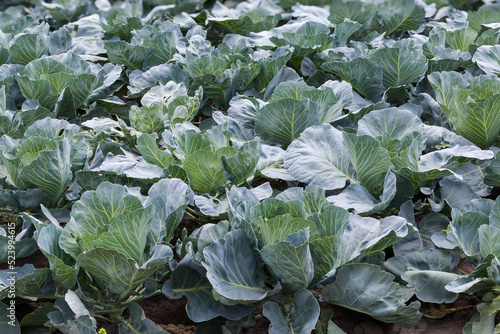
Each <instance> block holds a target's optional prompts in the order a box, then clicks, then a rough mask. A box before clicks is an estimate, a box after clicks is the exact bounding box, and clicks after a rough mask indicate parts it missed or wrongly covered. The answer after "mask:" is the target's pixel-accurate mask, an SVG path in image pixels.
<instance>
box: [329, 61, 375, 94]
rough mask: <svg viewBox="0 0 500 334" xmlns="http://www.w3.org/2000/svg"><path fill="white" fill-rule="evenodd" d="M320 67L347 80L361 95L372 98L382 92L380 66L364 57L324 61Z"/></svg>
mask: <svg viewBox="0 0 500 334" xmlns="http://www.w3.org/2000/svg"><path fill="white" fill-rule="evenodd" d="M321 68H322V69H323V70H325V71H327V72H331V73H334V74H336V75H338V76H339V77H341V78H342V79H343V80H345V81H347V82H349V83H350V84H351V85H352V87H353V88H354V89H355V90H356V91H358V92H359V93H360V94H361V95H363V96H364V97H367V98H372V97H374V96H376V95H380V94H382V92H383V91H384V86H383V85H382V72H381V71H380V68H379V67H378V66H376V65H375V64H374V63H372V62H371V61H370V60H368V59H365V58H356V59H354V60H351V61H347V62H345V61H331V62H325V63H323V64H322V65H321Z"/></svg>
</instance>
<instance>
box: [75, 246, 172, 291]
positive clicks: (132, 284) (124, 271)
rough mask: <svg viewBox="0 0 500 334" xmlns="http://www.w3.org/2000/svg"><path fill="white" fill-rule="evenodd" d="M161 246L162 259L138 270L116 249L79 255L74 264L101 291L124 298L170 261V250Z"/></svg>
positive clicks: (131, 261)
mask: <svg viewBox="0 0 500 334" xmlns="http://www.w3.org/2000/svg"><path fill="white" fill-rule="evenodd" d="M163 247H165V250H163V255H162V256H159V257H154V258H152V259H150V260H149V261H147V262H145V263H144V264H143V265H142V266H141V267H138V265H137V263H136V262H135V261H134V260H132V259H131V258H127V257H126V256H125V255H123V254H122V253H120V252H118V251H117V250H112V249H104V248H95V249H92V250H90V251H88V252H84V253H81V254H80V255H79V256H78V258H77V260H76V264H77V265H79V266H80V267H81V268H83V269H85V271H87V272H88V273H89V274H90V275H91V276H92V277H93V278H94V280H95V282H96V284H97V286H98V287H99V288H100V289H102V290H103V291H109V293H112V294H115V295H118V296H128V295H129V294H130V293H131V292H132V290H133V289H135V288H136V287H137V286H138V285H140V284H142V283H144V282H145V281H146V280H147V279H148V278H150V277H151V276H153V275H154V273H155V272H156V271H157V270H158V269H160V268H161V267H162V266H164V265H165V263H167V262H168V261H169V260H170V259H171V258H172V256H173V254H172V250H171V249H170V248H169V247H167V246H163ZM110 269H112V270H110Z"/></svg>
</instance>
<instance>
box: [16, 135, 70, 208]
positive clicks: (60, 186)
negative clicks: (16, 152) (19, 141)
mask: <svg viewBox="0 0 500 334" xmlns="http://www.w3.org/2000/svg"><path fill="white" fill-rule="evenodd" d="M54 144H55V149H54V150H44V151H41V152H40V153H39V154H38V157H37V158H36V159H35V160H33V161H32V162H31V163H30V164H29V165H27V166H26V167H24V168H23V169H22V171H21V173H20V178H22V179H23V181H24V182H25V183H26V184H31V185H33V186H35V187H37V188H39V189H42V190H43V191H44V192H45V193H46V194H47V198H50V199H51V205H55V204H56V203H57V201H58V200H59V199H60V198H61V196H62V195H63V194H64V192H65V191H66V186H67V184H68V183H69V182H70V181H71V179H72V177H73V173H71V147H70V143H69V141H68V139H67V138H64V139H63V140H62V141H59V142H54Z"/></svg>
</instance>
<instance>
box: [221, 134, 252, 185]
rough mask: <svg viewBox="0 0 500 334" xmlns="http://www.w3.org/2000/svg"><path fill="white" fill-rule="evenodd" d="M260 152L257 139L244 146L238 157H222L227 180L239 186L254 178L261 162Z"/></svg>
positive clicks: (237, 154)
mask: <svg viewBox="0 0 500 334" xmlns="http://www.w3.org/2000/svg"><path fill="white" fill-rule="evenodd" d="M260 152H261V147H260V140H259V139H256V140H252V141H249V142H246V143H245V144H243V145H242V146H241V147H240V149H239V152H238V153H236V155H234V156H232V157H225V156H222V166H223V167H224V172H225V176H226V177H227V179H229V180H230V181H231V182H232V183H233V184H235V185H238V184H241V183H242V182H244V181H245V180H246V179H247V178H248V177H250V176H252V174H253V171H254V170H255V167H256V166H257V163H258V162H259V157H260Z"/></svg>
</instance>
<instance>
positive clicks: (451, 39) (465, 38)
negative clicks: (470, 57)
mask: <svg viewBox="0 0 500 334" xmlns="http://www.w3.org/2000/svg"><path fill="white" fill-rule="evenodd" d="M476 37H477V32H476V31H474V29H471V28H462V29H457V30H453V31H447V32H446V46H448V47H450V48H452V49H455V50H460V51H462V52H468V51H469V47H470V45H471V44H472V43H474V40H475V39H476Z"/></svg>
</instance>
